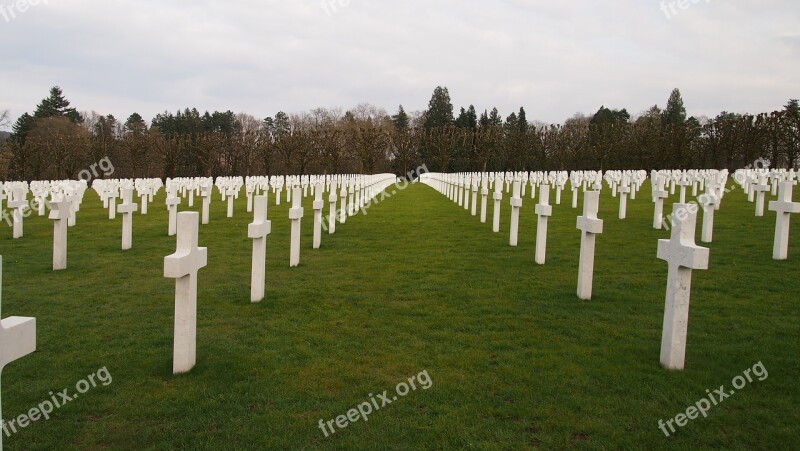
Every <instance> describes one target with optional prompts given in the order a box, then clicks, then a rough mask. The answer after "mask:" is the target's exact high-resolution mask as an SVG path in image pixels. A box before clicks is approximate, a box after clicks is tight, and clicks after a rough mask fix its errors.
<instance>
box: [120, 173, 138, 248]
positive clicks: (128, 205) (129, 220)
mask: <svg viewBox="0 0 800 451" xmlns="http://www.w3.org/2000/svg"><path fill="white" fill-rule="evenodd" d="M137 209H138V205H136V204H135V203H133V189H132V188H124V189H123V190H122V204H121V205H120V206H119V207H118V208H117V210H118V211H119V212H120V213H122V250H123V251H127V250H128V249H130V248H131V245H132V243H133V213H134V212H135V211H136V210H137Z"/></svg>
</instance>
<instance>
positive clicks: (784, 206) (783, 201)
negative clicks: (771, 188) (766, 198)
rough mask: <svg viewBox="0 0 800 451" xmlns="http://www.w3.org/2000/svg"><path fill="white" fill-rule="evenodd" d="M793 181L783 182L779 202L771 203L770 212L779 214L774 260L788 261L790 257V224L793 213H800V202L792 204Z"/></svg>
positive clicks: (774, 243)
mask: <svg viewBox="0 0 800 451" xmlns="http://www.w3.org/2000/svg"><path fill="white" fill-rule="evenodd" d="M793 187H794V185H793V184H792V182H791V181H788V182H782V183H781V184H780V189H779V191H778V200H776V201H772V202H770V203H769V209H770V211H774V212H776V213H777V218H776V220H775V240H774V242H773V246H772V258H773V259H775V260H786V259H787V258H788V255H789V224H790V215H791V214H792V213H800V202H792V188H793Z"/></svg>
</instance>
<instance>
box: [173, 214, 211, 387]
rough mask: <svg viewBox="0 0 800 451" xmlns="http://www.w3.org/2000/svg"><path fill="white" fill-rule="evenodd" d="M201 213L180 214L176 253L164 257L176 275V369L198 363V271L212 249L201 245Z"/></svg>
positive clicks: (183, 371)
mask: <svg viewBox="0 0 800 451" xmlns="http://www.w3.org/2000/svg"><path fill="white" fill-rule="evenodd" d="M199 222H200V215H199V214H198V213H197V212H195V211H184V212H181V213H179V214H178V238H177V248H176V250H175V253H174V254H172V255H168V256H166V257H164V277H166V278H170V279H175V338H174V342H173V354H172V373H173V374H178V373H185V372H187V371H189V370H191V369H192V368H193V367H194V364H195V361H196V354H197V271H198V270H200V268H204V267H205V266H206V264H207V263H208V249H207V248H205V247H198V246H197V235H198V229H199V227H200V225H199Z"/></svg>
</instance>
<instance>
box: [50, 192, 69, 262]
mask: <svg viewBox="0 0 800 451" xmlns="http://www.w3.org/2000/svg"><path fill="white" fill-rule="evenodd" d="M71 212H72V202H70V201H68V200H66V199H64V200H61V201H60V202H50V215H49V216H48V218H49V219H52V220H54V221H53V271H60V270H62V269H67V223H68V221H69V215H70V214H71Z"/></svg>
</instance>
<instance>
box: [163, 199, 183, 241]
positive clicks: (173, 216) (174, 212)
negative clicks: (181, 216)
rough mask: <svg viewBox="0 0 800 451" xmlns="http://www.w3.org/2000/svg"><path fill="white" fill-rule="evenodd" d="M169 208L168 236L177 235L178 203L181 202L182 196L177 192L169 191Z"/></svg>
mask: <svg viewBox="0 0 800 451" xmlns="http://www.w3.org/2000/svg"><path fill="white" fill-rule="evenodd" d="M166 202H167V210H168V213H169V226H168V230H167V235H168V236H175V233H176V232H177V230H178V205H180V203H181V198H180V197H178V195H177V193H175V192H172V193H167V201H166Z"/></svg>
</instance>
